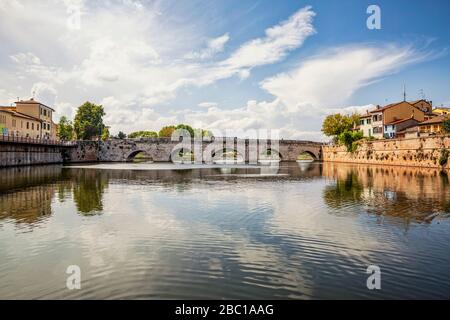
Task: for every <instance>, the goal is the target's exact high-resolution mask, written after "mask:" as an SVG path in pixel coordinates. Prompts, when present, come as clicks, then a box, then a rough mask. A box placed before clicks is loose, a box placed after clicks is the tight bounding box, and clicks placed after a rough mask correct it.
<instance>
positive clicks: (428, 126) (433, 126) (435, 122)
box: [417, 115, 448, 136]
mask: <svg viewBox="0 0 450 320" xmlns="http://www.w3.org/2000/svg"><path fill="white" fill-rule="evenodd" d="M447 119H448V117H447V116H446V115H441V116H437V117H434V118H432V119H428V120H426V121H424V122H421V123H419V124H418V125H417V126H418V128H419V135H420V136H429V135H436V134H441V133H442V132H443V127H444V121H445V120H447Z"/></svg>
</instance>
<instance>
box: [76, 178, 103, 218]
mask: <svg viewBox="0 0 450 320" xmlns="http://www.w3.org/2000/svg"><path fill="white" fill-rule="evenodd" d="M73 178H74V180H75V183H74V187H73V198H74V201H75V204H76V206H77V209H78V211H79V212H80V213H81V214H83V215H92V214H101V213H102V211H103V201H102V196H103V192H104V190H105V188H106V187H107V186H108V178H107V176H106V175H105V174H103V172H102V170H77V171H76V172H75V173H74V175H73Z"/></svg>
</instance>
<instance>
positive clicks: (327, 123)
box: [322, 113, 359, 137]
mask: <svg viewBox="0 0 450 320" xmlns="http://www.w3.org/2000/svg"><path fill="white" fill-rule="evenodd" d="M358 122H359V115H358V114H356V113H354V114H352V115H342V114H340V113H336V114H330V115H328V116H327V117H326V118H325V120H324V121H323V124H322V132H323V133H324V134H325V135H326V136H329V137H337V136H339V135H340V134H341V133H343V132H345V131H351V130H353V126H354V125H355V124H357V123H358Z"/></svg>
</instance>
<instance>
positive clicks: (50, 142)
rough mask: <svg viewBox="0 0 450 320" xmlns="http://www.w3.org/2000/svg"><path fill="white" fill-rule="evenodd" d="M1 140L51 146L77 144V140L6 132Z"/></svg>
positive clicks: (71, 145)
mask: <svg viewBox="0 0 450 320" xmlns="http://www.w3.org/2000/svg"><path fill="white" fill-rule="evenodd" d="M0 142H11V143H23V144H36V145H49V146H63V147H73V146H76V145H77V142H76V141H63V140H52V139H42V138H29V137H19V136H14V135H6V134H1V135H0Z"/></svg>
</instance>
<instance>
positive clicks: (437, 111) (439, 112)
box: [433, 107, 450, 115]
mask: <svg viewBox="0 0 450 320" xmlns="http://www.w3.org/2000/svg"><path fill="white" fill-rule="evenodd" d="M433 113H435V114H437V115H447V114H448V115H450V108H444V107H439V108H434V109H433Z"/></svg>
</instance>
